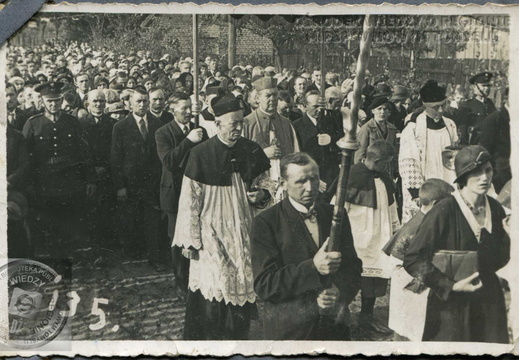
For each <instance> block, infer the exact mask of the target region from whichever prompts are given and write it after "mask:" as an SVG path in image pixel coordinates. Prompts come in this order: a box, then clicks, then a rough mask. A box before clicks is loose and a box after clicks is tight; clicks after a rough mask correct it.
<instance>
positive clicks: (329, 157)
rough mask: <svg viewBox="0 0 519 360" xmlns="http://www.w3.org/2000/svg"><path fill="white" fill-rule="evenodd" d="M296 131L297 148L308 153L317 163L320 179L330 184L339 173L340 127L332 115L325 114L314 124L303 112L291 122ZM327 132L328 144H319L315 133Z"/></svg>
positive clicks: (341, 135) (341, 131) (341, 133)
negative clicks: (329, 138) (299, 117)
mask: <svg viewBox="0 0 519 360" xmlns="http://www.w3.org/2000/svg"><path fill="white" fill-rule="evenodd" d="M292 125H293V126H294V130H295V131H296V135H297V139H298V142H299V148H300V150H301V151H304V152H306V153H308V155H310V156H311V157H312V158H313V159H314V160H315V161H316V162H317V165H319V175H320V177H321V180H323V181H324V182H325V183H327V184H328V185H330V184H331V183H332V182H333V180H334V179H335V178H336V177H337V175H338V174H339V162H340V158H339V148H338V146H337V144H336V143H337V141H338V140H339V139H340V138H341V137H343V136H344V132H343V130H342V127H339V126H337V122H336V121H335V119H333V118H332V116H331V115H330V116H325V117H324V119H323V120H322V121H321V122H319V123H318V124H317V125H318V126H316V125H314V123H313V122H312V120H310V118H309V117H308V115H307V114H306V113H305V114H304V115H303V117H302V118H301V119H299V120H296V121H294V122H293V123H292ZM319 134H328V135H330V137H331V142H330V144H329V145H326V146H320V145H319V143H318V141H317V135H319Z"/></svg>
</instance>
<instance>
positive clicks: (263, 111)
mask: <svg viewBox="0 0 519 360" xmlns="http://www.w3.org/2000/svg"><path fill="white" fill-rule="evenodd" d="M258 110H259V111H261V112H262V113H263V114H265V115H267V116H268V117H271V116H272V115H274V114H275V113H276V112H273V113H272V114H269V113H268V112H266V111H265V110H263V109H262V108H261V107H260V106H258Z"/></svg>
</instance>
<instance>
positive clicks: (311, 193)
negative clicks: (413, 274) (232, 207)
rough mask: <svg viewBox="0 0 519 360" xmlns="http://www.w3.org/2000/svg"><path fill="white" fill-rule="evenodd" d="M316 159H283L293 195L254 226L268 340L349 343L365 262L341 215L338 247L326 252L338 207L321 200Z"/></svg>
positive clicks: (256, 282)
mask: <svg viewBox="0 0 519 360" xmlns="http://www.w3.org/2000/svg"><path fill="white" fill-rule="evenodd" d="M318 171H319V170H318V167H317V164H316V163H315V161H314V160H312V158H311V157H310V156H308V155H307V154H305V153H295V154H291V155H288V156H286V157H285V158H283V159H282V160H281V176H282V179H283V180H282V186H283V187H284V189H285V190H286V191H287V193H288V197H287V198H286V199H284V200H283V201H282V202H280V203H278V204H276V205H274V206H273V207H271V208H270V209H268V210H265V211H264V212H262V213H261V214H259V215H258V216H256V218H255V219H254V221H253V225H252V266H253V273H254V289H255V291H256V294H257V295H258V297H259V298H260V299H262V300H263V301H265V308H264V317H263V325H264V330H265V339H273V340H349V339H350V333H349V321H348V304H349V303H350V302H351V301H352V300H353V298H354V297H355V295H356V294H357V292H358V290H359V288H360V280H361V272H362V265H361V261H360V260H359V258H358V257H357V253H356V252H355V248H354V246H353V237H352V234H351V228H350V223H349V220H348V216H347V214H345V213H344V214H343V216H344V217H343V223H342V228H341V232H340V237H339V243H340V245H339V250H338V251H331V252H327V251H326V247H327V244H328V241H327V239H328V237H329V236H330V228H331V221H332V214H333V207H332V206H331V205H328V204H324V203H320V202H316V198H317V193H318V188H319V172H318Z"/></svg>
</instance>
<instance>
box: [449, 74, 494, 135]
mask: <svg viewBox="0 0 519 360" xmlns="http://www.w3.org/2000/svg"><path fill="white" fill-rule="evenodd" d="M491 80H492V73H490V72H488V71H485V72H482V73H479V74H477V75H474V76H473V77H471V78H470V79H469V82H470V83H471V84H472V90H473V92H474V98H472V99H470V100H468V101H466V102H465V103H463V104H461V106H460V111H459V112H458V115H457V117H456V125H457V126H458V128H459V129H460V134H461V143H462V144H470V145H474V144H477V143H478V141H479V132H480V130H479V128H480V125H481V123H482V122H483V120H484V119H485V118H486V117H487V116H488V115H490V114H491V113H493V112H494V111H496V107H495V105H494V103H493V102H492V100H490V99H489V98H488V95H489V94H490V89H491V87H492V83H491Z"/></svg>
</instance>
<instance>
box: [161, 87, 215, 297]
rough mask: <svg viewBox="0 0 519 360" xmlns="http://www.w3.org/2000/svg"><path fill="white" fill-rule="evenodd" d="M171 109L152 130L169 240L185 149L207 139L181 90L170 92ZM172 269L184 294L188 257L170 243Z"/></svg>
mask: <svg viewBox="0 0 519 360" xmlns="http://www.w3.org/2000/svg"><path fill="white" fill-rule="evenodd" d="M168 103H169V108H170V109H172V110H173V113H174V120H173V121H170V122H169V123H168V124H166V125H164V126H162V127H161V128H160V129H159V130H157V132H156V133H155V140H156V142H157V153H158V155H159V158H160V161H161V162H162V177H161V180H160V208H161V210H162V211H163V212H165V213H166V214H167V216H168V237H169V240H170V241H169V243H170V244H171V239H173V234H175V224H176V222H177V213H178V199H179V197H180V189H181V187H182V178H183V176H184V171H183V169H182V168H181V166H180V165H181V163H182V160H183V159H184V158H185V157H186V155H187V154H188V152H189V150H191V149H192V148H193V147H195V146H196V145H197V144H198V143H200V142H201V141H205V140H207V139H208V136H207V132H206V131H205V129H203V128H201V127H199V128H196V129H195V128H194V124H193V123H192V122H191V121H190V120H191V100H190V99H189V96H188V95H187V94H184V93H180V92H177V93H175V94H173V95H172V96H171V97H170V99H169V101H168ZM171 251H172V261H173V269H174V273H175V279H176V281H177V283H176V285H177V292H178V293H179V294H185V293H186V292H187V285H188V280H189V259H187V258H185V257H184V256H182V249H181V248H179V247H177V246H174V247H173V248H172V249H171Z"/></svg>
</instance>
